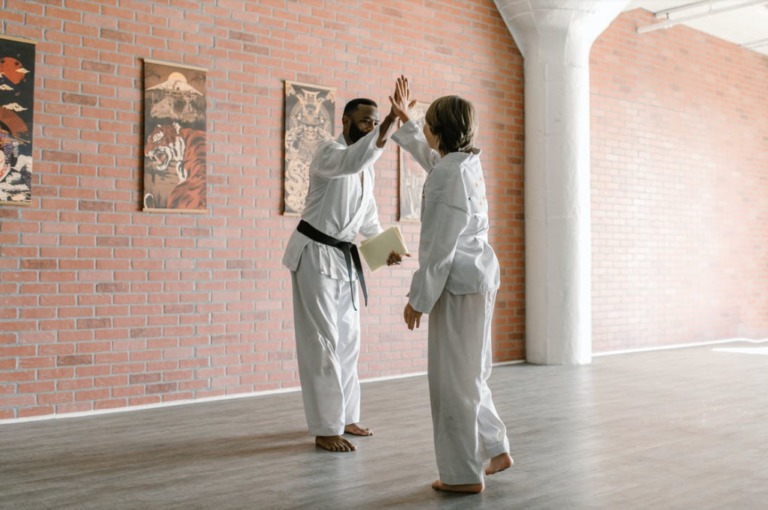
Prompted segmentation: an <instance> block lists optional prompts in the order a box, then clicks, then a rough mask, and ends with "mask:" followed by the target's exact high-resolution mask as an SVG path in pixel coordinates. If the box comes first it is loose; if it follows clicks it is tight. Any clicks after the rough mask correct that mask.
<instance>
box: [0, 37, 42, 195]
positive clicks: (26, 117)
mask: <svg viewBox="0 0 768 510" xmlns="http://www.w3.org/2000/svg"><path fill="white" fill-rule="evenodd" d="M34 96H35V43H34V42H33V41H28V40H26V39H17V38H15V37H8V36H0V146H2V150H1V151H0V155H1V156H0V205H30V204H31V203H32V132H33V129H32V121H33V119H34V105H35V97H34Z"/></svg>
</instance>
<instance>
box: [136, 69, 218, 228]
mask: <svg viewBox="0 0 768 510" xmlns="http://www.w3.org/2000/svg"><path fill="white" fill-rule="evenodd" d="M207 72H208V71H207V70H206V69H203V68H200V67H194V66H187V65H182V64H174V63H171V62H162V61H158V60H150V59H144V192H143V194H142V205H143V210H144V211H146V212H159V213H168V212H175V213H192V214H205V213H207V212H208V199H207V178H206V174H207V169H206V168H207V152H206V139H207V137H206V129H207V128H206V77H207Z"/></svg>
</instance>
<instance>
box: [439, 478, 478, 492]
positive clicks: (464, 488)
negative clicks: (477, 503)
mask: <svg viewBox="0 0 768 510" xmlns="http://www.w3.org/2000/svg"><path fill="white" fill-rule="evenodd" d="M432 488H433V489H435V490H436V491H446V492H468V493H470V494H477V493H478V492H482V491H483V489H484V488H485V485H484V484H483V483H482V482H481V483H471V484H468V485H448V484H447V483H443V482H441V481H440V480H436V481H435V483H433V484H432Z"/></svg>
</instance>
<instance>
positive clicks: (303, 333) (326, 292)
mask: <svg viewBox="0 0 768 510" xmlns="http://www.w3.org/2000/svg"><path fill="white" fill-rule="evenodd" d="M291 278H292V280H293V321H294V327H295V330H296V353H297V356H298V362H299V377H300V379H301V394H302V398H303V399H304V413H305V414H306V417H307V426H308V427H309V433H310V434H311V435H313V436H336V435H341V434H343V433H344V426H345V425H349V424H350V423H357V422H358V421H360V382H359V381H358V379H357V359H358V357H359V355H360V314H359V312H357V311H356V310H355V309H354V308H353V307H352V296H351V295H350V290H349V281H347V280H335V279H333V278H329V277H328V276H325V275H322V274H320V265H319V261H318V253H317V249H316V248H315V247H314V246H313V245H311V244H310V245H308V246H307V247H306V248H305V249H304V252H303V253H302V255H301V261H300V263H299V267H298V270H297V271H296V272H291ZM354 299H355V303H357V306H358V308H359V301H358V299H357V282H354Z"/></svg>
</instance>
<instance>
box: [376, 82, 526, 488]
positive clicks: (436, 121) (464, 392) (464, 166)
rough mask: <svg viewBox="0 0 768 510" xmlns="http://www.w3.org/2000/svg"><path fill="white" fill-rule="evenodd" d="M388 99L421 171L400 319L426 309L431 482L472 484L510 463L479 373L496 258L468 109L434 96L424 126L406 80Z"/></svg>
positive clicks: (398, 137) (415, 322) (486, 351)
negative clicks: (416, 240)
mask: <svg viewBox="0 0 768 510" xmlns="http://www.w3.org/2000/svg"><path fill="white" fill-rule="evenodd" d="M398 91H399V96H400V97H399V98H398V97H395V98H394V99H393V98H391V97H390V102H391V103H392V109H393V110H394V111H395V113H396V114H397V115H398V117H399V118H400V120H401V121H402V122H403V125H402V127H401V128H400V129H399V130H398V131H397V132H395V134H394V135H392V139H393V140H394V141H395V142H396V143H397V144H398V145H400V147H402V148H403V149H405V150H406V151H408V152H409V153H410V154H411V155H412V156H413V157H414V159H415V160H416V161H417V162H418V163H419V164H420V165H421V166H422V167H424V169H425V170H426V171H427V174H428V175H427V179H426V182H425V183H424V198H423V199H422V202H421V204H422V205H421V207H422V209H421V222H422V223H421V240H420V245H419V269H418V270H417V271H416V272H415V273H414V275H413V280H412V282H411V289H410V293H409V302H408V304H407V305H406V307H405V310H404V312H403V315H404V319H405V322H406V323H407V325H408V328H409V329H411V330H413V328H414V326H416V327H419V324H420V322H421V316H422V314H424V313H427V314H429V335H428V342H429V351H428V374H429V375H428V378H429V395H430V401H431V404H432V424H433V428H434V441H435V452H436V456H437V467H438V471H439V473H440V479H439V480H437V481H436V482H434V483H433V484H432V487H433V488H434V489H437V490H446V491H453V492H480V491H482V490H483V488H484V484H483V463H484V462H485V461H487V460H490V463H489V465H488V466H487V468H486V469H485V473H486V474H488V475H490V474H494V473H497V472H499V471H503V470H504V469H507V468H508V467H510V466H511V465H512V457H510V455H509V440H508V439H507V431H506V427H505V426H504V423H503V422H502V421H501V419H500V418H499V415H498V414H497V413H496V409H495V408H494V405H493V401H492V399H491V391H490V389H489V388H488V385H487V383H486V381H487V379H488V377H489V376H490V374H491V319H492V316H493V307H494V302H495V299H496V290H497V289H498V287H499V262H498V260H497V259H496V255H495V254H494V252H493V249H492V248H491V246H490V245H489V244H488V201H487V199H486V196H485V182H484V180H483V170H482V167H481V165H480V151H479V150H478V149H476V148H474V145H473V142H474V139H475V134H476V133H477V117H476V114H475V110H474V108H473V106H472V104H471V103H470V102H468V101H466V100H464V99H462V98H460V97H458V96H446V97H441V98H440V99H437V100H436V101H435V102H434V103H432V104H431V105H430V107H429V109H428V110H427V114H426V118H425V121H426V122H425V126H424V132H423V134H422V132H421V131H420V130H419V128H418V126H417V125H416V124H415V123H414V122H413V121H410V120H409V115H408V114H409V110H410V107H412V106H413V105H414V104H415V101H413V102H409V101H410V91H409V86H408V81H407V80H406V79H404V78H402V79H399V80H398Z"/></svg>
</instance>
